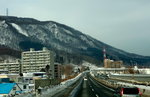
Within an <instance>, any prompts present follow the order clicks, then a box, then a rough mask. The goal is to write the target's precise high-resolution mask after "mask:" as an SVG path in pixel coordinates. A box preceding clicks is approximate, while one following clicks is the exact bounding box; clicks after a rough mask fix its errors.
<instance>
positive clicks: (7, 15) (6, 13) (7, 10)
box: [6, 8, 8, 16]
mask: <svg viewBox="0 0 150 97" xmlns="http://www.w3.org/2000/svg"><path fill="white" fill-rule="evenodd" d="M6 16H8V8H7V9H6Z"/></svg>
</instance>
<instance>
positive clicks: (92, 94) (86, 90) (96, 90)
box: [77, 74, 114, 97]
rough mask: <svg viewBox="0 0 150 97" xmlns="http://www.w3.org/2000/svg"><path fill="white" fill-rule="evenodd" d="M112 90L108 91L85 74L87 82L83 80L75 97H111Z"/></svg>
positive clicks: (108, 89)
mask: <svg viewBox="0 0 150 97" xmlns="http://www.w3.org/2000/svg"><path fill="white" fill-rule="evenodd" d="M113 94H114V90H113V89H110V88H108V87H106V86H104V85H102V84H100V83H99V82H97V81H96V80H94V79H93V78H91V77H90V76H89V75H88V74H87V80H84V83H83V87H82V91H80V93H79V95H78V96H77V97H112V96H113Z"/></svg>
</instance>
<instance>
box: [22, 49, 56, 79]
mask: <svg viewBox="0 0 150 97" xmlns="http://www.w3.org/2000/svg"><path fill="white" fill-rule="evenodd" d="M21 56H22V57H21V63H22V64H21V71H22V73H27V72H39V71H41V69H42V68H43V69H44V68H45V67H46V66H47V65H49V67H50V73H51V78H54V53H53V52H52V51H50V50H48V49H47V48H45V47H44V48H43V50H39V51H35V50H34V49H33V48H31V49H30V51H25V52H22V55H21Z"/></svg>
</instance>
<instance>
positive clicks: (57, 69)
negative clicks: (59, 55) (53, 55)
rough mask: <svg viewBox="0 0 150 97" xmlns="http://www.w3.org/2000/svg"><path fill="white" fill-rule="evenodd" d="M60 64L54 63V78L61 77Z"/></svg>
mask: <svg viewBox="0 0 150 97" xmlns="http://www.w3.org/2000/svg"><path fill="white" fill-rule="evenodd" d="M61 74H62V66H61V65H60V64H59V63H55V64H54V78H55V79H61Z"/></svg>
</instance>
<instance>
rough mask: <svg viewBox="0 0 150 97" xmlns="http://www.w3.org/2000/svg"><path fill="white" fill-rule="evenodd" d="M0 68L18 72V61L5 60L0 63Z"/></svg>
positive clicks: (9, 71)
mask: <svg viewBox="0 0 150 97" xmlns="http://www.w3.org/2000/svg"><path fill="white" fill-rule="evenodd" d="M0 69H2V70H5V71H8V73H15V74H19V73H20V61H19V60H16V62H6V61H4V62H3V63H0Z"/></svg>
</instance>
